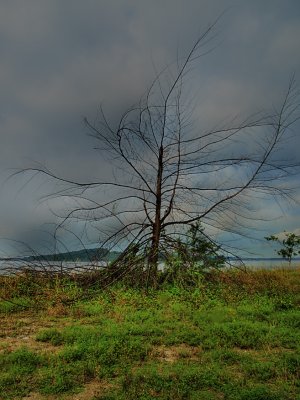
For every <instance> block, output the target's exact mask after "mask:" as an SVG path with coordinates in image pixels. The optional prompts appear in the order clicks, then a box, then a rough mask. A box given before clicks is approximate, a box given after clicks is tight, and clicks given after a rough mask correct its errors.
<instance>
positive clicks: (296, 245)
mask: <svg viewBox="0 0 300 400" xmlns="http://www.w3.org/2000/svg"><path fill="white" fill-rule="evenodd" d="M284 234H285V238H284V239H280V238H279V237H278V236H274V235H271V236H267V237H265V239H267V240H268V241H272V242H277V243H279V244H280V245H281V246H282V248H281V249H280V250H278V251H277V254H278V255H279V256H282V257H283V258H285V259H287V261H288V263H289V265H291V261H292V258H293V257H294V256H297V255H299V254H300V235H296V234H295V233H289V232H285V233H284Z"/></svg>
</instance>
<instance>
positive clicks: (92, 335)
mask: <svg viewBox="0 0 300 400" xmlns="http://www.w3.org/2000/svg"><path fill="white" fill-rule="evenodd" d="M299 277H300V271H299V270H298V271H290V272H284V271H281V272H279V271H275V272H269V273H266V272H260V271H259V272H256V273H254V272H251V273H249V274H248V275H247V274H244V273H239V272H236V273H231V272H227V273H224V274H220V275H216V276H215V275H213V276H207V277H206V278H205V279H203V280H202V281H201V282H200V283H199V282H198V285H197V286H196V287H193V288H190V289H184V288H181V287H177V286H176V285H172V286H166V287H164V288H162V289H160V290H157V291H152V292H150V293H148V294H145V293H144V292H143V291H141V290H138V289H132V288H125V287H122V286H118V287H114V288H110V289H107V290H105V291H103V292H99V291H98V292H96V291H95V292H94V293H93V294H92V296H91V297H90V299H89V300H85V301H83V300H80V298H78V300H76V296H75V295H76V294H79V293H81V292H82V290H83V288H82V287H79V286H78V287H77V286H76V285H75V284H74V283H72V282H71V283H68V284H67V285H66V282H56V283H55V284H54V283H53V282H52V283H51V284H50V283H48V282H46V284H45V285H44V287H42V285H41V282H39V285H40V287H41V291H42V292H43V296H42V295H41V292H39V294H38V295H37V294H35V292H31V291H30V290H29V289H30V288H32V282H29V283H28V285H27V283H26V281H22V282H21V284H20V283H19V282H14V281H12V280H10V281H9V285H10V290H8V288H7V287H5V284H8V283H7V282H4V285H3V286H2V287H3V288H4V289H2V290H3V291H4V292H3V293H2V297H4V296H3V294H5V295H6V296H7V300H9V302H5V301H2V302H0V312H1V318H2V322H3V323H2V326H3V330H2V332H1V338H0V339H1V341H0V345H1V346H0V371H1V372H0V399H3V400H9V399H22V398H24V397H25V396H27V395H29V394H30V393H31V392H32V393H37V394H38V396H39V397H38V398H40V399H47V398H48V396H52V398H55V399H72V397H73V396H74V393H79V392H82V396H83V397H82V399H90V400H99V399H107V400H108V399H119V400H121V399H124V400H125V399H126V400H127V399H128V400H130V399H174V400H176V399H178V400H179V399H203V400H205V399H216V400H217V399H225V400H252V399H253V400H260V399H263V400H277V399H278V400H295V399H300V308H299V306H300V294H299V286H300V281H299ZM16 279H17V278H16ZM26 285H27V286H28V287H27V286H26ZM28 288H29V289H28ZM5 290H6V292H5ZM9 296H10V297H9ZM15 299H20V304H26V305H28V304H33V303H36V305H37V307H36V308H34V309H32V308H31V309H24V310H22V309H20V307H18V306H6V305H5V304H13V302H14V301H15ZM70 299H72V300H74V299H75V301H72V302H69V301H68V300H70ZM10 302H12V303H10ZM24 336H25V337H26V338H27V344H26V340H25V341H24V339H23V338H24ZM88 385H93V387H94V388H95V390H94V391H92V392H91V391H87V387H88ZM96 389H97V390H96ZM85 393H86V394H85ZM53 396H54V397H53Z"/></svg>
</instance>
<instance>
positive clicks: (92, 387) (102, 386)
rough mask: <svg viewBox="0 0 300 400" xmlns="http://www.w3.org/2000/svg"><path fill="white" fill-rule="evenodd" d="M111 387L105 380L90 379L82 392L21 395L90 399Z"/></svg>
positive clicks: (48, 399)
mask: <svg viewBox="0 0 300 400" xmlns="http://www.w3.org/2000/svg"><path fill="white" fill-rule="evenodd" d="M112 387H113V385H112V384H110V383H108V382H105V381H96V380H95V381H92V382H89V383H87V384H86V385H85V386H84V389H83V390H82V392H80V393H77V394H74V393H73V394H64V395H61V396H59V397H58V396H56V395H55V396H54V395H47V396H44V395H41V394H39V393H35V392H34V393H30V394H29V395H28V396H26V397H23V398H22V400H91V399H92V398H93V397H95V396H100V395H103V393H105V392H106V391H107V390H109V389H111V388H112Z"/></svg>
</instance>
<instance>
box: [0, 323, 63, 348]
mask: <svg viewBox="0 0 300 400" xmlns="http://www.w3.org/2000/svg"><path fill="white" fill-rule="evenodd" d="M0 318H1V321H0V325H1V331H0V352H2V351H7V350H8V351H14V350H16V349H18V348H20V347H24V346H26V347H28V348H30V349H32V350H37V351H46V352H48V351H51V352H52V351H57V350H58V349H59V347H56V346H53V345H51V344H50V343H43V342H38V341H36V340H35V337H36V335H37V333H38V332H39V331H40V330H41V329H43V330H44V329H48V328H53V327H57V326H59V327H60V328H61V327H64V326H67V325H70V324H71V322H70V321H67V320H64V319H55V320H49V319H48V320H47V319H46V318H44V319H43V318H42V317H38V316H36V315H26V316H24V315H18V316H17V315H12V316H11V315H1V317H0Z"/></svg>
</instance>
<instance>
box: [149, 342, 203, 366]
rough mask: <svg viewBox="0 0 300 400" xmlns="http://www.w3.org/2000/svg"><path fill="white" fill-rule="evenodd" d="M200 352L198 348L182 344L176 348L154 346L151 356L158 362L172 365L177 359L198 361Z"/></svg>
mask: <svg viewBox="0 0 300 400" xmlns="http://www.w3.org/2000/svg"><path fill="white" fill-rule="evenodd" d="M200 352H201V349H199V347H194V346H188V345H187V344H185V343H183V344H179V345H177V346H155V347H154V348H153V350H152V352H151V355H152V357H153V358H156V359H157V360H159V361H164V362H169V363H173V362H175V361H177V360H179V359H186V360H199V353H200Z"/></svg>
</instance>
